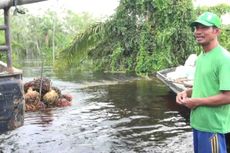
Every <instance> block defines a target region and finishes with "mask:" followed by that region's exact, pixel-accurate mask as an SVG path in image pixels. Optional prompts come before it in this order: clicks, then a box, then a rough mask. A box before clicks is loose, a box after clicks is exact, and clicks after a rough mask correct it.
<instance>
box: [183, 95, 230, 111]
mask: <svg viewBox="0 0 230 153" xmlns="http://www.w3.org/2000/svg"><path fill="white" fill-rule="evenodd" d="M182 104H183V105H185V106H186V107H188V108H191V109H193V108H196V107H197V106H218V105H224V104H230V91H222V92H221V93H220V94H218V95H215V96H211V97H207V98H187V99H184V101H183V102H182Z"/></svg>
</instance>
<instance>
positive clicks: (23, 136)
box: [0, 67, 192, 153]
mask: <svg viewBox="0 0 230 153" xmlns="http://www.w3.org/2000/svg"><path fill="white" fill-rule="evenodd" d="M39 75H40V69H38V68H37V69H36V68H30V67H25V68H24V78H23V81H24V82H26V81H31V80H32V79H33V78H34V77H38V76H39ZM43 75H44V76H46V77H49V78H50V79H51V80H52V83H53V85H54V86H56V87H58V88H60V89H61V90H62V93H69V94H71V95H72V96H73V97H74V98H73V101H72V106H70V107H64V108H53V109H50V110H46V111H39V112H30V113H26V114H25V122H24V125H23V126H22V127H20V128H18V129H16V130H13V131H9V132H6V133H3V134H1V135H0V150H1V151H0V152H1V153H191V152H192V132H191V128H190V126H189V121H188V118H189V117H188V116H189V110H188V109H186V108H184V107H182V106H178V105H177V104H176V102H175V94H174V93H172V92H170V90H169V89H168V88H167V87H166V86H165V85H164V84H163V83H161V81H159V80H158V79H157V78H151V79H148V80H147V79H141V78H138V77H136V76H133V75H124V74H108V73H90V72H85V73H73V72H72V71H69V72H68V73H65V74H63V75H56V74H55V73H54V72H53V71H52V70H51V69H50V68H46V67H45V68H44V74H43Z"/></svg>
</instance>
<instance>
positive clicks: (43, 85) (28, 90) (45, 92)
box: [24, 78, 72, 111]
mask: <svg viewBox="0 0 230 153" xmlns="http://www.w3.org/2000/svg"><path fill="white" fill-rule="evenodd" d="M40 90H41V92H40ZM24 92H25V95H24V98H25V105H26V111H37V110H42V109H45V108H51V107H65V106H70V105H71V101H72V96H71V95H68V94H62V93H61V90H60V89H58V88H57V87H53V86H52V83H51V81H50V79H48V78H35V79H34V80H33V81H29V82H27V83H25V84H24Z"/></svg>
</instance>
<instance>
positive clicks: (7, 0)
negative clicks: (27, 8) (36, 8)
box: [0, 0, 47, 9]
mask: <svg viewBox="0 0 230 153" xmlns="http://www.w3.org/2000/svg"><path fill="white" fill-rule="evenodd" d="M41 1H47V0H17V5H24V4H30V3H37V2H41ZM11 6H13V0H0V9H4V8H7V7H11Z"/></svg>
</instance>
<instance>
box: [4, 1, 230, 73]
mask: <svg viewBox="0 0 230 153" xmlns="http://www.w3.org/2000/svg"><path fill="white" fill-rule="evenodd" d="M209 10H210V11H212V12H215V13H217V14H219V15H222V14H224V13H226V12H230V6H227V5H219V6H215V7H202V8H195V9H194V7H193V5H192V1H191V0H164V1H162V0H121V1H120V5H119V6H118V8H117V10H116V13H115V14H114V15H113V16H111V17H110V18H109V19H107V20H106V21H104V22H98V23H97V22H96V21H95V20H94V19H93V18H92V17H91V16H89V15H88V14H81V15H77V14H75V13H73V12H70V11H69V12H67V13H66V15H65V16H64V17H63V18H60V17H59V16H58V15H57V14H56V12H52V11H47V12H46V13H45V15H42V16H32V15H29V14H25V15H17V16H12V18H11V33H12V48H13V59H14V65H15V63H20V62H22V61H24V59H41V58H43V59H44V61H46V64H49V65H52V64H54V63H55V68H56V69H57V70H59V71H63V70H67V69H68V70H69V69H70V68H77V69H78V70H82V71H85V70H90V71H110V72H117V71H122V72H135V73H137V74H141V75H148V74H149V73H153V72H155V71H157V70H160V69H162V68H166V67H173V66H177V65H179V64H183V63H184V61H185V59H186V58H187V57H188V56H189V55H190V54H191V53H199V52H200V50H201V49H200V48H199V47H198V46H197V45H196V43H195V41H194V38H193V35H192V30H191V28H190V27H189V24H190V23H191V21H192V20H194V18H195V17H196V16H197V15H199V14H201V13H202V12H204V11H209ZM0 21H1V23H2V22H3V21H2V19H0ZM229 29H230V27H229V26H228V27H223V30H222V34H221V37H220V41H221V44H222V45H223V46H225V47H226V48H227V49H228V50H230V38H229V35H230V30H229ZM3 42H4V35H3V34H2V33H1V35H0V44H2V43H3ZM0 57H1V60H4V57H3V56H2V55H0Z"/></svg>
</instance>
